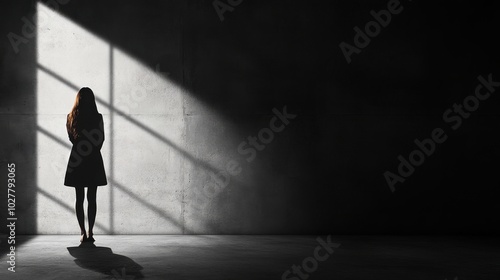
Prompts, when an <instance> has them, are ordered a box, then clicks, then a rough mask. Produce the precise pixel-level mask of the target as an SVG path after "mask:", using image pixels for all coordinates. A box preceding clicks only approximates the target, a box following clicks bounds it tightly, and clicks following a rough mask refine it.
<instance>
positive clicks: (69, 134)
mask: <svg viewBox="0 0 500 280" xmlns="http://www.w3.org/2000/svg"><path fill="white" fill-rule="evenodd" d="M69 128H70V127H69V114H68V115H67V116H66V131H67V132H68V138H69V141H71V143H72V144H74V142H75V139H73V134H71V132H70V129H69Z"/></svg>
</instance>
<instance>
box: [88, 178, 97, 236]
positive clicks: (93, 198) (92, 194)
mask: <svg viewBox="0 0 500 280" xmlns="http://www.w3.org/2000/svg"><path fill="white" fill-rule="evenodd" d="M87 202H88V204H89V205H88V212H87V215H88V217H89V239H90V238H92V237H93V235H94V223H95V216H96V213H97V186H92V187H88V190H87Z"/></svg>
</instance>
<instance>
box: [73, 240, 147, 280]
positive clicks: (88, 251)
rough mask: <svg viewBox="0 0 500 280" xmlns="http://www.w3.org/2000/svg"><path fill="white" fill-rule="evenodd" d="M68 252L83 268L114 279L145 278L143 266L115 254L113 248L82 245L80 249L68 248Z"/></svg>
mask: <svg viewBox="0 0 500 280" xmlns="http://www.w3.org/2000/svg"><path fill="white" fill-rule="evenodd" d="M68 251H69V253H70V255H71V256H73V257H74V258H75V263H76V264H77V265H78V266H79V267H81V268H84V269H88V270H92V271H96V272H100V273H102V274H106V275H109V277H110V278H112V279H113V278H114V279H141V278H144V276H143V275H142V272H141V270H142V266H141V265H139V264H138V263H136V262H135V261H133V260H132V259H131V258H129V257H126V256H122V255H118V254H115V253H113V251H112V250H111V248H108V247H97V246H95V245H94V244H91V243H90V244H88V243H82V245H80V246H78V247H68Z"/></svg>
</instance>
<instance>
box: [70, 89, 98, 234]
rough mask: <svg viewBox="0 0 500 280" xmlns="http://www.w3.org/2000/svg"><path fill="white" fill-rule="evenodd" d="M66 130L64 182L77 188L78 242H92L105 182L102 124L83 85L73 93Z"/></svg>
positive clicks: (92, 95) (92, 98) (89, 93)
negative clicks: (68, 150) (67, 151)
mask: <svg viewBox="0 0 500 280" xmlns="http://www.w3.org/2000/svg"><path fill="white" fill-rule="evenodd" d="M66 130H67V131H68V137H69V140H70V141H71V143H72V144H73V147H72V148H71V154H70V157H69V161H68V166H67V168H66V176H65V178H64V185H65V186H69V187H74V188H75V191H76V203H75V210H76V218H77V219H78V224H79V225H80V233H81V238H80V242H94V241H95V239H94V233H93V228H94V223H95V216H96V213H97V202H96V195H97V187H98V186H104V185H107V180H106V172H105V171H104V164H103V160H102V155H101V147H102V144H103V142H104V123H103V120H102V115H101V114H99V112H98V111H97V106H96V103H95V97H94V93H93V92H92V90H91V89H90V88H87V87H84V88H82V89H80V91H79V92H78V93H77V95H76V100H75V104H74V105H73V109H72V110H71V112H70V113H69V114H68V117H67V121H66ZM85 187H87V202H88V209H87V215H88V220H89V231H88V234H87V233H86V231H85V220H84V213H83V200H84V197H85Z"/></svg>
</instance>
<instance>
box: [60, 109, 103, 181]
mask: <svg viewBox="0 0 500 280" xmlns="http://www.w3.org/2000/svg"><path fill="white" fill-rule="evenodd" d="M80 123H81V124H82V129H81V133H79V134H80V135H79V136H78V138H77V139H74V137H73V135H72V134H71V133H69V130H68V137H69V140H70V141H71V143H73V147H72V148H71V154H70V156H69V160H68V166H67V168H66V176H65V178H64V185H65V186H69V187H89V186H104V185H107V184H108V182H107V180H106V172H105V171H104V163H103V161H102V155H101V147H102V143H103V142H104V122H103V120H102V115H101V114H98V115H95V116H94V117H90V118H86V119H85V121H84V122H82V121H80ZM66 128H68V122H67V123H66Z"/></svg>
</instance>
